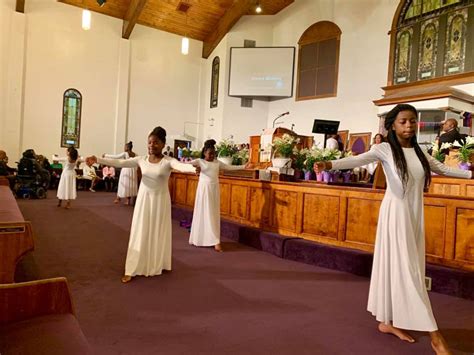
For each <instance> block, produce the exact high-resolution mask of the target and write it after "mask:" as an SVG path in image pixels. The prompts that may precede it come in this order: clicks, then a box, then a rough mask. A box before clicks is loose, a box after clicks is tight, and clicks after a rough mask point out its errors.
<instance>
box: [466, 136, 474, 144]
mask: <svg viewBox="0 0 474 355" xmlns="http://www.w3.org/2000/svg"><path fill="white" fill-rule="evenodd" d="M466 145H467V146H470V145H474V137H473V136H467V137H466Z"/></svg>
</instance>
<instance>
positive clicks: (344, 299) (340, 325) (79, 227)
mask: <svg viewBox="0 0 474 355" xmlns="http://www.w3.org/2000/svg"><path fill="white" fill-rule="evenodd" d="M53 196H54V191H50V198H48V199H46V200H18V204H19V206H20V208H21V210H22V212H23V214H24V216H25V219H27V220H31V221H32V223H33V228H34V231H35V234H36V250H35V251H34V252H33V253H31V254H29V255H28V256H26V257H25V258H24V259H23V260H22V262H21V263H20V265H19V268H18V272H17V279H19V280H27V279H35V278H47V277H54V276H66V277H67V278H68V280H69V283H70V286H71V290H72V295H73V299H74V303H75V307H76V311H77V316H78V319H79V322H80V324H81V326H82V329H83V331H84V333H85V335H86V337H87V339H88V340H89V342H90V344H91V346H92V347H93V348H94V349H95V350H96V353H97V354H225V355H231V354H298V355H299V354H373V355H377V354H417V355H418V354H431V353H432V351H431V348H430V344H429V337H428V335H427V334H422V333H416V332H413V335H414V336H415V337H416V339H417V343H415V344H407V343H402V342H401V341H399V340H398V339H396V338H394V337H392V336H389V335H383V334H379V333H378V332H377V330H376V326H377V323H376V322H375V320H374V318H373V317H372V316H371V315H370V314H369V313H368V312H366V311H365V308H366V302H367V292H368V286H369V283H368V279H366V278H361V277H357V276H354V275H351V274H346V273H342V272H337V271H332V270H327V269H323V268H318V267H314V266H310V265H305V264H301V263H296V262H293V261H288V260H284V259H279V258H277V257H275V256H272V255H269V254H266V253H264V252H261V251H257V250H255V249H252V248H249V247H246V246H243V245H239V244H237V243H233V242H226V241H224V244H223V245H224V247H225V248H226V250H227V252H225V253H216V252H214V251H213V249H209V248H194V247H191V246H189V245H188V243H187V239H188V233H187V231H186V230H185V229H183V228H180V227H179V226H178V224H177V223H176V222H174V224H173V228H174V229H173V243H174V245H173V271H172V272H168V273H165V274H163V275H162V276H156V277H152V278H145V277H137V278H135V279H134V281H133V282H131V283H130V284H127V285H123V284H122V283H120V276H121V275H122V272H123V265H124V260H125V254H126V248H127V242H128V232H129V228H130V221H131V215H132V207H128V206H119V205H114V204H113V203H112V201H113V198H114V195H113V194H111V193H103V192H102V193H101V192H98V193H96V194H94V193H91V192H79V196H78V199H77V200H76V201H75V202H74V203H73V208H72V209H71V210H65V209H63V208H57V207H56V200H55V199H54V198H53ZM430 297H431V300H432V305H433V309H434V312H435V315H436V317H437V320H438V323H439V326H440V327H441V329H442V330H443V332H444V334H445V336H446V337H447V339H448V342H449V343H450V344H451V346H452V348H453V350H455V353H456V354H471V353H474V302H473V301H468V300H465V299H460V298H455V297H450V296H445V295H441V294H435V293H433V294H431V295H430Z"/></svg>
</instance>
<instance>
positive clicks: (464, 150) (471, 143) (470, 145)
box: [453, 136, 474, 163]
mask: <svg viewBox="0 0 474 355" xmlns="http://www.w3.org/2000/svg"><path fill="white" fill-rule="evenodd" d="M453 147H454V148H459V150H458V154H459V155H458V160H459V162H461V163H469V162H470V159H471V154H473V153H474V137H471V136H467V137H466V139H465V143H464V144H460V143H459V142H458V141H455V142H454V143H453Z"/></svg>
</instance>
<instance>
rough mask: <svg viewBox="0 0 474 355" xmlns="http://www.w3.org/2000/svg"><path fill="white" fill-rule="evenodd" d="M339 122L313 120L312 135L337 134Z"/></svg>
mask: <svg viewBox="0 0 474 355" xmlns="http://www.w3.org/2000/svg"><path fill="white" fill-rule="evenodd" d="M338 129H339V121H327V120H314V123H313V133H322V134H337V131H338Z"/></svg>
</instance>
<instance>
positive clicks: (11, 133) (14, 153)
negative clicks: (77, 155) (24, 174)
mask: <svg viewBox="0 0 474 355" xmlns="http://www.w3.org/2000/svg"><path fill="white" fill-rule="evenodd" d="M7 48H8V51H7V54H6V68H7V69H6V93H5V111H4V117H3V129H2V131H3V132H2V136H3V137H2V141H3V147H2V149H3V150H5V151H6V152H7V154H8V155H9V157H10V160H11V161H15V160H16V159H18V158H20V157H21V150H22V144H23V142H22V140H23V132H22V130H23V112H24V107H23V105H24V83H25V69H26V68H25V65H26V63H25V57H26V54H25V51H26V19H25V14H23V13H19V12H15V13H14V14H12V17H11V28H10V38H9V41H8V44H7Z"/></svg>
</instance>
